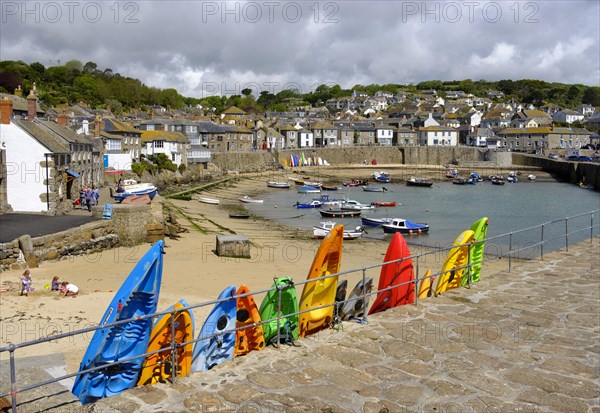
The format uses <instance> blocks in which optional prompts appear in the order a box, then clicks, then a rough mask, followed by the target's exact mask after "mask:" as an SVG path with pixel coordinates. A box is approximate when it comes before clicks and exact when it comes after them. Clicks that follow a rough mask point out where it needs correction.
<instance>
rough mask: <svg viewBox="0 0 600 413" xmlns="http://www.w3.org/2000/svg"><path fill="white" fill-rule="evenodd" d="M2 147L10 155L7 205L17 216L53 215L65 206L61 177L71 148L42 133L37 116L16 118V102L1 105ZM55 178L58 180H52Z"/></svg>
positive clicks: (7, 162)
mask: <svg viewBox="0 0 600 413" xmlns="http://www.w3.org/2000/svg"><path fill="white" fill-rule="evenodd" d="M0 105H1V106H0V115H1V119H0V146H1V147H2V148H4V150H5V153H6V159H5V160H6V202H7V203H8V204H9V205H10V206H11V207H12V209H13V211H17V212H53V210H55V209H56V208H57V206H58V205H57V204H58V203H60V202H64V201H63V199H64V193H63V186H62V182H60V181H59V180H60V178H61V175H62V174H61V173H60V172H58V171H60V170H62V169H64V168H65V165H67V164H68V161H69V158H70V148H69V146H68V145H67V144H66V142H64V141H63V140H62V139H56V138H53V137H52V136H50V135H49V134H47V133H43V132H42V131H39V130H38V127H37V126H36V125H35V124H34V122H33V119H34V118H35V112H34V114H33V116H31V115H30V116H28V120H25V119H16V118H13V116H12V112H13V108H12V102H11V101H9V100H8V99H6V100H3V101H1V103H0ZM75 174H76V173H75ZM49 178H55V179H49Z"/></svg>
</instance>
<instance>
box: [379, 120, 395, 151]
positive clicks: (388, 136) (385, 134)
mask: <svg viewBox="0 0 600 413" xmlns="http://www.w3.org/2000/svg"><path fill="white" fill-rule="evenodd" d="M393 138H394V127H393V126H389V125H379V126H376V127H375V142H377V143H378V144H379V145H381V146H392V140H393Z"/></svg>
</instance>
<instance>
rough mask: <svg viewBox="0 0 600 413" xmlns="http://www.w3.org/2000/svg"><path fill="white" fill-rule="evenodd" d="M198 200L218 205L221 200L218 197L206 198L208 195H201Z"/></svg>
mask: <svg viewBox="0 0 600 413" xmlns="http://www.w3.org/2000/svg"><path fill="white" fill-rule="evenodd" d="M198 202H202V203H203V204H213V205H218V204H219V202H220V201H219V200H218V199H214V198H206V197H203V196H201V197H199V198H198Z"/></svg>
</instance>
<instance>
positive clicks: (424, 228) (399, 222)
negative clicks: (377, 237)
mask: <svg viewBox="0 0 600 413" xmlns="http://www.w3.org/2000/svg"><path fill="white" fill-rule="evenodd" d="M382 227H383V232H384V233H386V234H395V233H396V232H399V233H401V234H421V233H423V232H428V231H429V225H427V224H420V223H416V222H412V221H409V220H408V219H403V218H394V219H392V222H390V223H389V224H383V225H382Z"/></svg>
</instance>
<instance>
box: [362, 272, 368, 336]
mask: <svg viewBox="0 0 600 413" xmlns="http://www.w3.org/2000/svg"><path fill="white" fill-rule="evenodd" d="M362 282H363V284H362V285H363V305H364V306H365V310H364V312H363V319H362V322H363V323H365V324H366V323H367V269H366V268H365V267H363V269H362Z"/></svg>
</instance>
